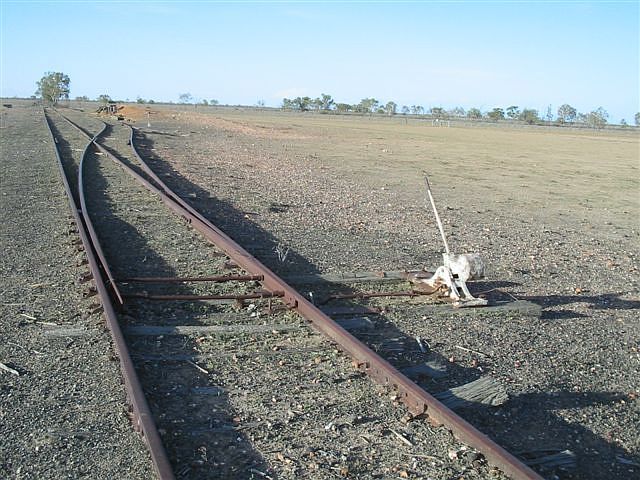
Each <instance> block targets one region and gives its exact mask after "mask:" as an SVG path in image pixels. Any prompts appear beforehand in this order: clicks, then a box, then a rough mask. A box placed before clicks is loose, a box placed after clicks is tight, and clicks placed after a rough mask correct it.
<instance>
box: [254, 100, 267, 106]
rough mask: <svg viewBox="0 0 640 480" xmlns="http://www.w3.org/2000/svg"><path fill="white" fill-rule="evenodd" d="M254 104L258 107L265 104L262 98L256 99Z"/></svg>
mask: <svg viewBox="0 0 640 480" xmlns="http://www.w3.org/2000/svg"><path fill="white" fill-rule="evenodd" d="M256 106H257V107H259V108H264V106H265V103H264V100H263V99H260V100H258V101H257V102H256Z"/></svg>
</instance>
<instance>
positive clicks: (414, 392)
mask: <svg viewBox="0 0 640 480" xmlns="http://www.w3.org/2000/svg"><path fill="white" fill-rule="evenodd" d="M130 128H131V131H132V133H131V141H130V143H131V148H132V149H133V151H134V153H135V155H136V157H137V158H138V160H139V162H140V164H141V165H142V168H143V169H144V171H145V173H147V174H148V175H149V177H150V178H152V179H153V181H154V183H156V184H157V185H158V186H159V187H160V188H158V186H156V185H154V184H153V183H151V182H150V181H149V180H147V179H146V178H144V177H143V176H142V175H140V174H139V173H137V172H136V171H135V170H133V169H132V168H130V167H129V166H127V165H126V164H124V163H123V162H122V161H121V160H119V159H118V158H116V157H115V156H113V155H111V154H110V153H109V152H108V151H107V150H106V149H105V148H104V147H102V146H101V145H100V144H99V143H98V142H94V143H95V145H96V146H97V147H98V148H99V149H100V150H101V151H102V152H103V153H104V154H105V155H107V156H108V157H109V158H111V159H112V160H113V161H115V162H116V163H117V164H118V165H119V166H120V167H121V168H123V169H124V170H125V171H126V172H128V173H129V174H130V175H131V176H133V177H134V178H135V179H136V180H138V182H140V183H141V184H142V185H144V186H145V187H146V188H147V189H149V190H150V191H151V192H153V193H155V194H157V195H159V196H160V198H161V199H162V200H163V202H164V203H165V204H166V205H167V206H168V207H169V208H170V209H171V210H173V211H174V212H176V213H177V214H178V215H181V216H182V217H184V218H185V219H187V221H189V223H190V224H191V225H192V226H193V227H194V228H195V229H196V230H198V231H199V232H200V233H201V234H202V235H203V236H205V238H207V239H208V240H209V241H211V242H212V243H213V244H215V245H216V246H217V247H218V248H220V249H221V250H223V251H224V252H225V253H226V254H227V255H228V256H229V257H231V258H232V259H233V260H234V261H235V262H236V263H237V264H238V265H239V266H240V267H242V268H243V269H245V270H246V271H247V272H249V273H250V274H253V275H262V276H263V280H262V281H261V283H262V284H263V285H264V286H265V288H267V289H268V290H271V291H281V292H283V293H284V296H283V300H284V301H285V302H286V303H287V304H288V305H289V306H290V307H291V308H293V309H295V310H297V311H298V312H299V313H300V315H302V316H303V317H304V318H306V319H307V320H308V321H309V322H311V323H312V325H313V326H314V327H315V328H316V330H318V331H319V332H320V333H322V334H324V335H325V336H326V337H328V338H329V339H331V340H332V341H333V342H335V343H336V344H337V345H338V346H339V347H340V348H341V349H342V350H343V351H344V352H345V353H347V354H349V355H350V356H351V357H352V358H353V359H354V364H355V365H356V366H357V367H358V368H360V369H362V370H363V371H364V372H366V373H367V374H368V375H369V376H371V377H372V378H373V379H374V380H376V381H378V382H379V383H381V384H383V385H388V386H390V387H392V388H395V389H396V390H397V391H398V393H399V394H400V395H399V397H400V400H401V401H402V402H403V403H404V404H405V405H406V406H407V407H408V409H409V410H410V411H411V412H412V413H413V414H414V415H422V414H426V415H427V416H428V417H429V418H430V420H431V421H433V422H434V423H438V424H442V425H445V426H446V427H447V428H448V429H450V430H451V431H452V432H453V434H454V435H455V436H456V437H457V438H458V439H460V440H461V441H462V442H464V443H466V444H467V445H469V446H471V447H473V448H475V449H476V450H478V451H479V452H481V453H482V454H483V455H484V456H485V457H486V459H487V461H489V463H491V464H492V465H495V466H496V467H498V468H500V469H501V470H502V471H503V472H504V473H505V474H506V475H509V476H510V477H512V478H516V479H527V480H542V477H541V476H540V475H538V474H537V473H536V472H535V471H533V470H532V469H531V468H529V467H528V466H527V465H525V464H524V463H523V462H521V461H520V460H518V459H517V458H516V457H515V456H513V455H512V454H510V453H509V452H507V451H506V450H505V449H504V448H502V447H501V446H500V445H498V444H497V443H495V442H494V441H493V440H492V439H490V438H489V437H488V436H487V435H485V434H483V433H482V432H480V431H479V430H477V429H476V428H475V427H474V426H473V425H471V424H470V423H469V422H467V421H466V420H464V419H463V418H462V417H460V416H459V415H457V414H456V413H454V412H453V411H452V410H451V409H449V408H447V407H446V406H445V405H444V404H442V403H441V402H440V401H438V400H437V399H436V398H434V397H433V396H431V395H430V394H429V393H427V392H426V391H425V390H423V389H422V388H421V387H419V386H418V385H416V384H415V383H414V382H412V381H411V380H410V379H409V378H407V377H406V376H405V375H403V374H402V373H400V372H399V371H398V370H397V369H396V368H395V367H393V366H392V365H391V364H390V363H389V362H387V361H386V360H384V359H383V358H381V357H380V356H379V355H377V354H376V353H375V352H373V350H371V349H370V348H369V347H367V346H366V345H364V344H363V343H362V342H360V341H359V340H358V339H356V338H355V337H354V336H353V335H351V334H350V333H349V332H348V331H346V330H345V329H344V328H342V327H341V326H340V325H339V324H337V323H336V322H335V321H334V320H332V319H331V318H330V317H328V316H327V315H326V314H325V313H324V312H322V311H321V310H320V309H318V308H317V307H316V306H315V305H313V304H312V303H311V302H309V301H308V300H307V299H306V298H305V297H304V296H303V295H301V294H300V293H298V292H297V291H296V290H295V289H294V288H293V287H291V286H290V285H288V284H287V283H286V282H284V280H282V279H281V278H280V277H278V276H277V275H276V274H275V273H273V272H272V271H271V270H270V269H268V268H267V267H266V266H265V265H263V264H262V263H261V262H260V261H258V260H257V259H256V258H255V257H253V256H252V255H251V254H250V253H249V252H247V251H246V250H245V249H243V248H242V247H241V246H240V245H238V244H237V243H236V242H235V241H234V240H232V239H231V238H230V237H229V236H228V235H226V234H225V233H224V232H223V231H222V230H220V229H219V228H218V227H216V226H215V225H213V224H212V223H211V222H210V221H209V220H207V219H206V218H205V217H204V216H203V215H202V214H201V213H199V212H198V211H196V210H195V209H194V208H193V207H191V206H190V205H189V204H188V203H187V202H185V201H184V200H183V199H182V198H180V197H179V196H178V195H177V194H176V193H175V192H173V191H172V190H171V189H170V188H169V187H167V185H166V184H165V183H164V182H163V181H162V180H161V179H160V178H159V177H158V176H157V175H156V174H155V173H154V172H153V171H152V170H151V168H150V167H149V166H148V165H147V163H146V162H145V161H144V160H143V159H142V157H141V156H140V154H139V153H138V151H137V150H136V148H135V142H134V134H133V132H134V130H133V127H131V126H130ZM87 136H88V135H87Z"/></svg>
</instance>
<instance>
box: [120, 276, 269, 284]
mask: <svg viewBox="0 0 640 480" xmlns="http://www.w3.org/2000/svg"><path fill="white" fill-rule="evenodd" d="M263 279H264V277H263V276H262V275H215V276H212V277H129V278H123V279H122V280H118V282H120V283H189V282H213V283H223V282H259V281H260V280H263Z"/></svg>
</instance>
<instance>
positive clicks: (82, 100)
mask: <svg viewBox="0 0 640 480" xmlns="http://www.w3.org/2000/svg"><path fill="white" fill-rule="evenodd" d="M76 100H77V101H78V102H88V101H89V97H87V96H86V95H81V96H79V97H76Z"/></svg>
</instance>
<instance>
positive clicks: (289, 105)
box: [282, 98, 293, 110]
mask: <svg viewBox="0 0 640 480" xmlns="http://www.w3.org/2000/svg"><path fill="white" fill-rule="evenodd" d="M282 109H283V110H293V100H291V99H290V98H283V99H282Z"/></svg>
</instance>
